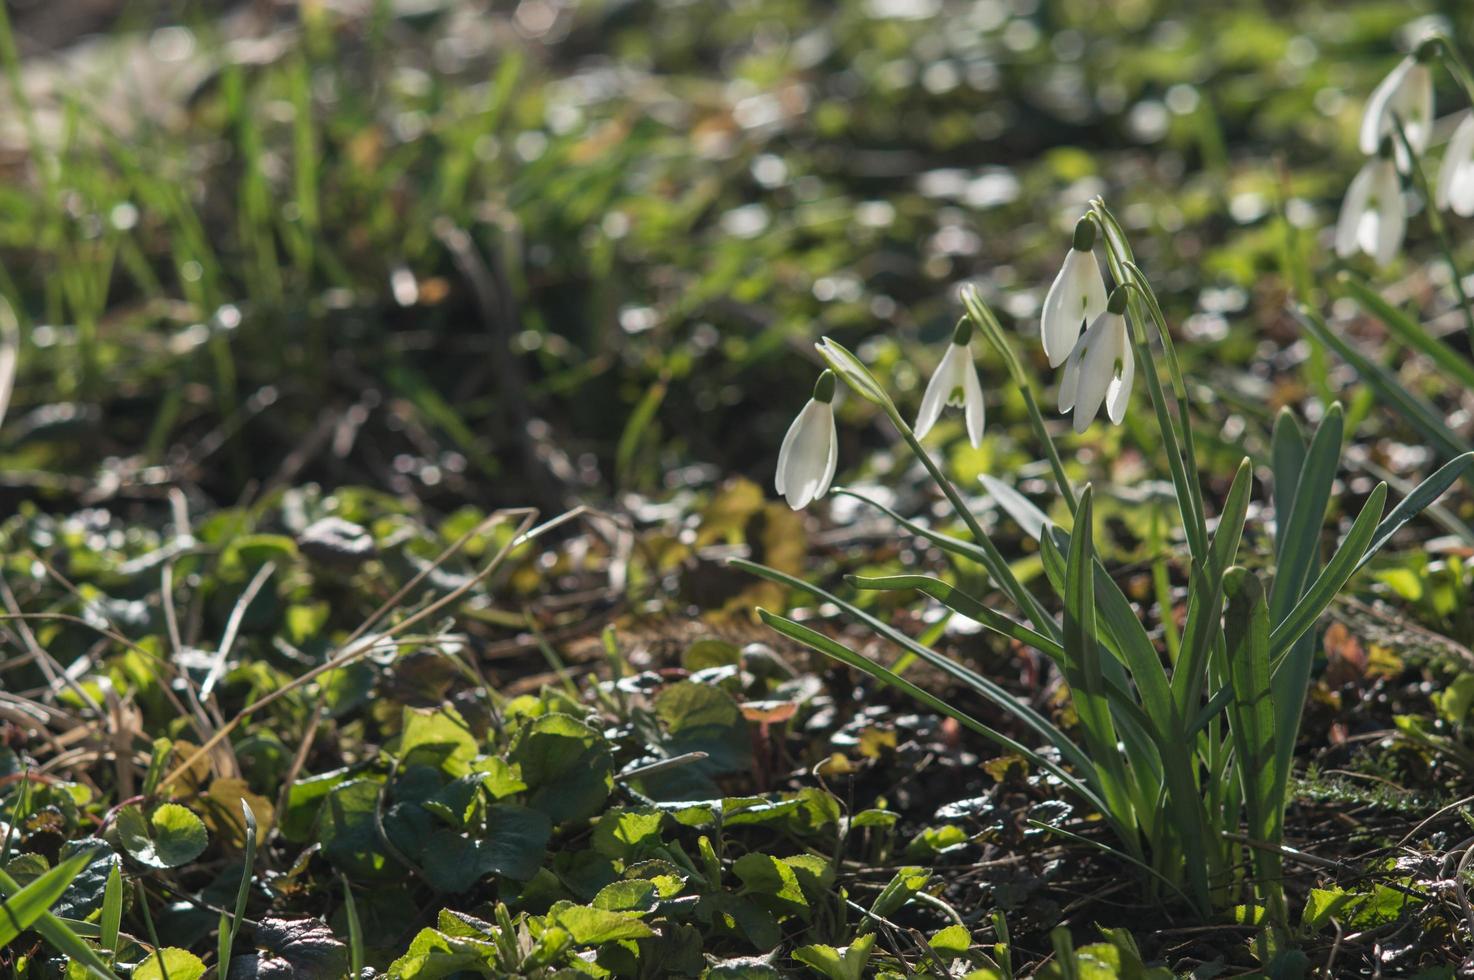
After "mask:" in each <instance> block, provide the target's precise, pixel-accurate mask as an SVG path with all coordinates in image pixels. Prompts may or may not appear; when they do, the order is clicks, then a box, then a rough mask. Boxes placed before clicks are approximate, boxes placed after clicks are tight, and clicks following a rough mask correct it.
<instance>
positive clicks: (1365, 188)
mask: <svg viewBox="0 0 1474 980" xmlns="http://www.w3.org/2000/svg"><path fill="white" fill-rule="evenodd" d="M1406 230H1407V213H1406V211H1405V210H1404V208H1403V203H1402V181H1401V179H1400V178H1399V177H1398V176H1397V167H1396V166H1395V165H1394V164H1393V162H1392V153H1391V152H1390V145H1389V143H1388V142H1387V141H1385V140H1384V141H1383V143H1382V149H1381V151H1380V153H1379V154H1378V155H1377V156H1375V157H1373V158H1372V159H1370V160H1368V161H1367V162H1366V163H1365V164H1363V165H1362V168H1361V169H1360V170H1359V171H1357V173H1356V176H1355V177H1353V178H1352V179H1351V185H1350V186H1349V187H1347V188H1346V199H1345V200H1343V201H1342V202H1341V217H1340V219H1339V220H1338V221H1337V222H1336V254H1337V255H1339V256H1340V257H1341V258H1343V259H1349V258H1351V256H1353V255H1355V254H1356V253H1357V251H1362V252H1365V253H1366V254H1368V255H1370V256H1371V257H1372V258H1373V259H1375V260H1376V262H1377V264H1378V265H1387V264H1388V263H1389V262H1391V261H1392V260H1393V259H1394V258H1395V257H1396V256H1397V251H1398V249H1400V248H1402V237H1403V234H1404V232H1405V231H1406Z"/></svg>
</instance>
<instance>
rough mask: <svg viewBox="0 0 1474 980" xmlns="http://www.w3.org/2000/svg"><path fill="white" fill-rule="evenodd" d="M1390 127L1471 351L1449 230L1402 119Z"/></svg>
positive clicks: (1469, 314) (1471, 315) (1473, 320)
mask: <svg viewBox="0 0 1474 980" xmlns="http://www.w3.org/2000/svg"><path fill="white" fill-rule="evenodd" d="M1392 127H1393V129H1394V130H1396V132H1397V140H1398V142H1400V143H1401V144H1402V149H1403V152H1404V153H1406V154H1407V161H1408V171H1409V172H1410V174H1411V176H1412V178H1413V183H1414V184H1415V185H1417V188H1418V193H1419V194H1420V195H1421V196H1422V198H1423V205H1424V207H1425V209H1426V210H1427V213H1428V227H1429V228H1431V229H1433V237H1435V238H1436V239H1438V250H1439V251H1440V252H1442V253H1443V261H1444V262H1446V263H1448V271H1449V274H1450V275H1451V276H1452V277H1453V281H1454V293H1455V295H1457V296H1458V298H1459V309H1460V310H1462V311H1463V314H1464V329H1465V331H1467V332H1468V335H1469V344H1470V346H1471V348H1474V306H1471V305H1470V304H1469V295H1468V293H1467V292H1465V291H1464V276H1463V274H1462V273H1461V272H1460V271H1459V263H1458V261H1457V260H1455V259H1454V250H1453V243H1452V242H1450V241H1449V238H1448V229H1447V228H1446V227H1445V226H1444V224H1443V216H1442V215H1441V214H1439V213H1438V205H1437V203H1436V202H1435V201H1434V198H1433V192H1432V190H1431V189H1430V188H1429V186H1428V175H1427V174H1425V173H1423V164H1422V163H1421V162H1420V161H1419V159H1418V154H1417V151H1415V150H1414V149H1413V146H1412V144H1411V143H1409V142H1408V138H1407V131H1406V130H1404V129H1403V128H1402V119H1401V118H1399V117H1398V115H1397V114H1396V113H1393V115H1392Z"/></svg>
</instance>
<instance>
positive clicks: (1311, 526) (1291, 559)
mask: <svg viewBox="0 0 1474 980" xmlns="http://www.w3.org/2000/svg"><path fill="white" fill-rule="evenodd" d="M1344 419H1345V414H1344V412H1343V410H1342V408H1341V403H1340V402H1336V403H1334V404H1332V405H1331V407H1330V408H1329V409H1328V410H1327V411H1326V416H1325V418H1324V419H1322V420H1321V423H1320V425H1319V426H1318V427H1317V428H1316V430H1315V435H1314V436H1312V437H1311V440H1310V450H1309V452H1307V453H1306V455H1305V463H1304V465H1303V466H1301V467H1300V479H1299V480H1298V481H1296V486H1295V503H1294V504H1293V505H1291V507H1290V512H1289V514H1288V516H1287V518H1286V520H1285V524H1284V532H1283V542H1284V544H1283V547H1282V548H1281V549H1280V552H1279V557H1280V561H1279V565H1278V566H1277V567H1276V568H1275V573H1274V586H1273V589H1272V591H1271V593H1270V600H1269V616H1270V619H1271V621H1272V622H1275V623H1278V622H1280V621H1281V620H1283V619H1284V618H1285V616H1286V615H1287V614H1288V613H1289V611H1290V609H1291V608H1293V607H1294V605H1295V602H1296V601H1297V600H1298V599H1299V598H1300V594H1301V593H1302V592H1303V591H1304V589H1305V582H1306V580H1307V579H1308V578H1309V576H1310V573H1311V569H1312V567H1313V566H1314V565H1315V563H1316V561H1317V559H1318V557H1319V554H1320V533H1321V527H1322V526H1323V525H1324V524H1325V520H1326V507H1327V506H1328V505H1329V504H1330V501H1331V485H1332V484H1333V483H1334V482H1335V480H1336V467H1337V465H1338V464H1339V463H1340V461H1341V437H1342V434H1343V430H1344ZM1279 520H1280V515H1278V514H1276V515H1275V521H1276V523H1278V522H1279Z"/></svg>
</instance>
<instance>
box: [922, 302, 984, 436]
mask: <svg viewBox="0 0 1474 980" xmlns="http://www.w3.org/2000/svg"><path fill="white" fill-rule="evenodd" d="M945 405H951V406H953V407H955V408H960V409H962V410H963V415H964V417H965V418H966V419H967V438H968V441H969V442H971V443H972V445H973V448H974V449H976V448H977V447H979V446H981V445H982V444H983V388H982V385H980V384H979V383H978V370H977V366H976V365H975V364H974V363H973V359H972V322H971V321H969V320H967V319H964V320H963V321H962V322H961V323H959V324H957V330H956V331H955V332H954V333H953V334H952V343H951V344H949V345H948V346H947V353H946V354H944V355H942V363H941V364H938V365H937V371H936V373H935V374H933V375H932V376H931V381H929V382H928V383H927V386H926V394H924V395H922V396H921V411H920V412H918V413H917V415H916V438H918V439H924V438H925V437H926V434H927V433H928V432H930V431H931V428H932V426H933V425H936V422H937V418H938V417H939V416H940V415H941V414H942V408H943V406H945Z"/></svg>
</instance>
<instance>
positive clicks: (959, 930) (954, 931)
mask: <svg viewBox="0 0 1474 980" xmlns="http://www.w3.org/2000/svg"><path fill="white" fill-rule="evenodd" d="M926 944H927V945H928V946H930V947H931V948H932V950H933V951H934V952H936V953H937V954H938V955H940V956H944V957H947V956H950V957H958V956H964V955H966V953H967V950H968V948H969V947H971V946H972V936H971V935H970V934H969V933H968V931H967V928H966V927H965V926H960V925H957V924H956V923H953V924H952V925H950V926H948V927H947V928H945V929H943V930H941V931H940V932H937V933H936V934H935V935H933V936H932V937H931V938H930V939H928V940H927V941H926Z"/></svg>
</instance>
